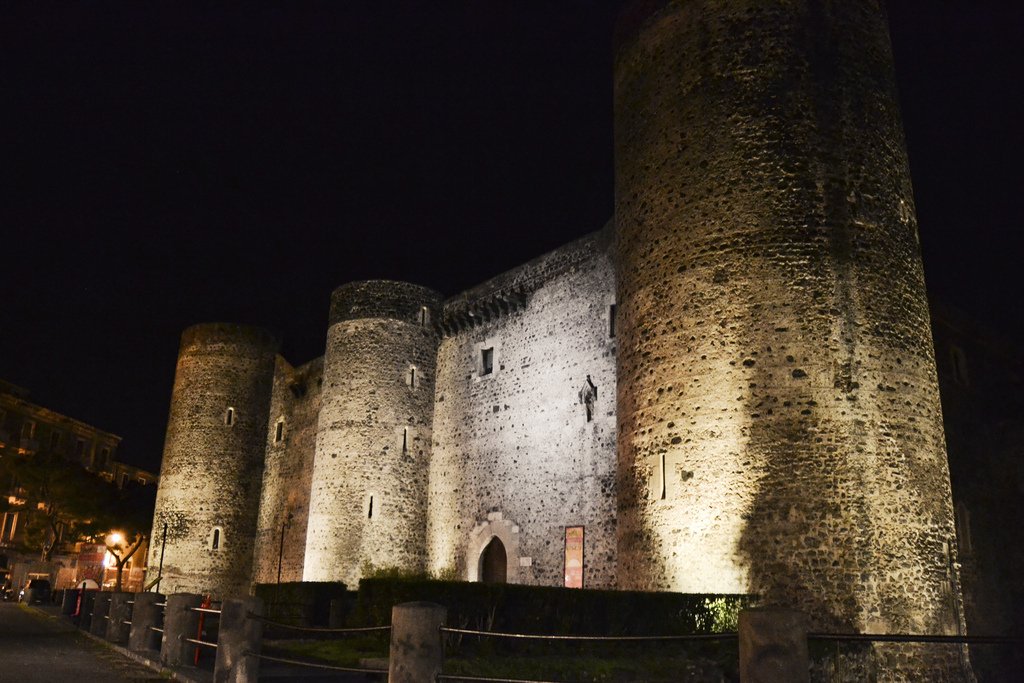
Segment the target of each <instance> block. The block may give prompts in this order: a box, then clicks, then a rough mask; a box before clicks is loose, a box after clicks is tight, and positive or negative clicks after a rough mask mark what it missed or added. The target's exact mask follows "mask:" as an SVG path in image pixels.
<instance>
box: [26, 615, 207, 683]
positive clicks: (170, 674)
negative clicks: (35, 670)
mask: <svg viewBox="0 0 1024 683" xmlns="http://www.w3.org/2000/svg"><path fill="white" fill-rule="evenodd" d="M28 609H30V610H31V611H32V612H35V613H36V614H39V615H42V616H45V617H47V618H49V619H53V620H55V621H57V622H59V623H61V624H64V625H67V626H68V627H70V628H72V629H74V630H75V632H77V633H78V634H79V635H81V636H84V637H86V638H88V639H90V640H92V641H93V642H94V643H97V644H100V645H102V646H103V647H106V648H109V649H110V650H112V651H113V652H116V653H117V654H119V655H121V656H122V657H126V658H127V659H130V660H132V661H133V662H136V663H138V664H141V665H142V666H145V667H147V668H148V669H150V670H151V671H153V672H155V674H156V675H155V676H154V680H167V679H172V680H176V681H182V683H213V672H212V671H206V670H203V669H194V668H191V667H190V668H188V669H183V668H176V669H169V668H167V667H165V666H163V665H162V664H161V663H160V658H159V654H158V653H156V652H152V653H147V652H135V651H133V650H129V649H128V648H126V647H124V646H122V645H117V644H115V643H110V642H108V641H106V640H104V639H103V638H100V637H99V636H94V635H93V634H91V633H88V632H86V631H82V630H81V629H77V628H75V627H74V625H73V624H72V623H71V622H70V620H69V619H68V618H67V617H65V616H62V615H61V613H60V605H50V604H45V605H32V606H31V607H29V608H28Z"/></svg>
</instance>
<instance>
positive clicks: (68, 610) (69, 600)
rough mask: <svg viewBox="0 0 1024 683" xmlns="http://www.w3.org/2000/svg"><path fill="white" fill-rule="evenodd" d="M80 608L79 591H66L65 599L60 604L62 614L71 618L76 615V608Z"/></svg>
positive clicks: (75, 589) (70, 589) (72, 589)
mask: <svg viewBox="0 0 1024 683" xmlns="http://www.w3.org/2000/svg"><path fill="white" fill-rule="evenodd" d="M77 606H78V589H77V588H68V589H67V590H66V591H64V597H63V598H62V599H61V602H60V613H61V615H63V616H65V617H70V616H71V615H72V614H74V613H75V607H77Z"/></svg>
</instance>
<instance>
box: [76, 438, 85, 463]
mask: <svg viewBox="0 0 1024 683" xmlns="http://www.w3.org/2000/svg"><path fill="white" fill-rule="evenodd" d="M84 453H85V439H79V440H78V441H76V442H75V457H76V458H81V457H82V455H83V454H84Z"/></svg>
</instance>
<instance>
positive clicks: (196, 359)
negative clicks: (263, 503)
mask: <svg viewBox="0 0 1024 683" xmlns="http://www.w3.org/2000/svg"><path fill="white" fill-rule="evenodd" d="M276 352H277V341H276V340H275V339H274V338H273V336H272V335H271V334H270V333H268V332H266V331H264V330H261V329H259V328H253V327H245V326H241V325H227V324H209V325H196V326H194V327H190V328H189V329H187V330H185V333H184V334H183V335H182V338H181V348H180V351H179V353H178V368H177V372H176V374H175V376H174V389H173V392H172V394H171V410H170V415H169V417H168V420H167V438H166V441H165V443H164V455H163V462H162V464H161V468H160V486H159V489H158V491H157V499H156V510H155V513H154V518H153V534H152V536H151V537H152V538H153V539H158V540H157V541H155V542H154V543H153V544H152V546H151V548H150V554H149V562H148V567H149V569H148V573H147V582H148V581H150V580H152V579H153V578H155V576H156V573H157V570H158V567H159V565H160V552H161V547H162V544H163V527H164V523H166V524H167V536H166V539H167V540H166V547H165V549H164V556H163V579H162V581H161V583H160V590H161V592H163V593H166V594H170V593H176V592H194V593H212V594H213V595H214V596H215V597H219V598H224V597H237V596H240V595H247V594H248V592H249V586H250V581H251V578H252V558H253V540H254V538H255V536H256V516H257V512H258V507H259V496H260V482H261V479H262V475H263V456H264V450H265V448H264V447H265V439H266V433H267V431H266V430H267V410H268V408H269V405H270V391H271V384H272V382H273V377H274V359H275V357H276Z"/></svg>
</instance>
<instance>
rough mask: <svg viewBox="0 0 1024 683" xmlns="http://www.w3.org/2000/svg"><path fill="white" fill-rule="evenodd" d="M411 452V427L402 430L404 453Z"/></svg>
mask: <svg viewBox="0 0 1024 683" xmlns="http://www.w3.org/2000/svg"><path fill="white" fill-rule="evenodd" d="M408 452H409V428H408V427H406V428H405V429H403V430H402V453H408Z"/></svg>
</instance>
